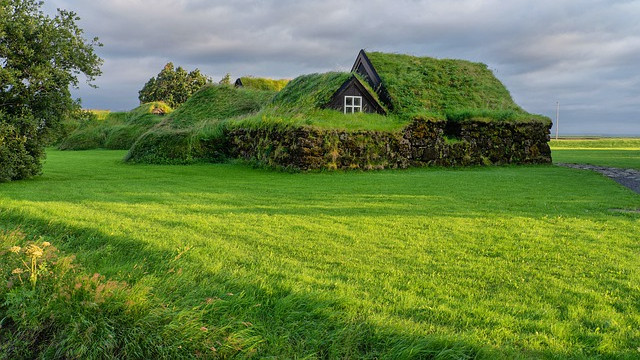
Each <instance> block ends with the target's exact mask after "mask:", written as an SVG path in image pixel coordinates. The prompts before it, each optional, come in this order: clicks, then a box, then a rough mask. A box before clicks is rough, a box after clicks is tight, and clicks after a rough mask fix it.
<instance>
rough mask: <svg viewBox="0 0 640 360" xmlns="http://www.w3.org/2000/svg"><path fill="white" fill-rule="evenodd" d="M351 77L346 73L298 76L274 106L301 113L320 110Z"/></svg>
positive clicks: (273, 103) (281, 92)
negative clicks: (292, 109)
mask: <svg viewBox="0 0 640 360" xmlns="http://www.w3.org/2000/svg"><path fill="white" fill-rule="evenodd" d="M351 76H353V75H352V74H351V73H344V72H328V73H324V74H317V73H316V74H309V75H302V76H298V77H297V78H295V79H293V80H292V81H291V82H289V84H287V86H285V87H284V89H282V90H281V91H280V92H279V93H278V95H276V96H275V97H274V98H273V102H272V105H274V106H279V107H287V108H289V107H290V108H296V109H297V110H298V111H300V112H307V111H311V110H313V109H320V108H322V107H323V106H324V105H326V104H327V103H328V102H329V100H331V97H332V96H333V94H334V93H335V92H336V90H338V89H339V88H340V86H342V84H344V83H345V82H346V81H347V80H349V79H350V78H351Z"/></svg>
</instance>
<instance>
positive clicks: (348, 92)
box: [325, 75, 386, 115]
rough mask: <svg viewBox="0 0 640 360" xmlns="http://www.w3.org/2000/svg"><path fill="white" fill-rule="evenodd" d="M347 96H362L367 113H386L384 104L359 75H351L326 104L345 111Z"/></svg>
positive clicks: (363, 106)
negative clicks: (363, 83) (359, 78)
mask: <svg viewBox="0 0 640 360" xmlns="http://www.w3.org/2000/svg"><path fill="white" fill-rule="evenodd" d="M345 96H361V97H362V112H366V113H378V114H383V115H384V114H386V111H385V109H384V108H383V107H382V105H381V104H380V103H379V102H378V101H377V100H376V98H375V97H374V96H373V95H371V93H370V92H369V90H367V88H366V87H365V86H364V85H362V83H361V82H360V80H358V78H357V77H355V75H354V76H351V78H349V80H347V81H345V82H344V84H342V86H340V88H339V89H338V91H336V92H335V93H334V94H333V96H332V97H331V100H330V101H329V103H328V104H327V105H326V106H325V107H326V108H329V109H335V110H339V111H344V97H345Z"/></svg>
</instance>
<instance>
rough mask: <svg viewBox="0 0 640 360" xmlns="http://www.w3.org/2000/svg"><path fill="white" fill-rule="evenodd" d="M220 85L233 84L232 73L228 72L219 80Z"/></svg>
mask: <svg viewBox="0 0 640 360" xmlns="http://www.w3.org/2000/svg"><path fill="white" fill-rule="evenodd" d="M218 84H220V85H231V74H229V73H227V74H226V75H225V76H224V77H222V79H220V81H219V82H218Z"/></svg>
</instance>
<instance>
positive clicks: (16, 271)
mask: <svg viewBox="0 0 640 360" xmlns="http://www.w3.org/2000/svg"><path fill="white" fill-rule="evenodd" d="M23 272H24V270H22V269H20V268H15V269H13V271H12V272H11V273H12V274H17V275H20V274H22V273H23Z"/></svg>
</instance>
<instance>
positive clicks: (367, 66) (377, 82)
mask: <svg viewBox="0 0 640 360" xmlns="http://www.w3.org/2000/svg"><path fill="white" fill-rule="evenodd" d="M351 72H352V73H356V74H358V75H360V76H362V78H364V79H365V80H366V81H367V82H368V83H369V85H371V87H372V88H373V90H374V91H375V92H376V93H377V94H378V96H379V97H380V100H382V102H383V103H384V104H385V105H387V108H388V109H390V110H393V103H392V102H391V97H390V96H389V92H388V91H387V89H386V88H385V87H384V84H383V83H382V79H380V75H378V72H377V71H376V68H375V67H373V64H372V63H371V60H369V57H368V56H367V53H365V52H364V50H360V52H359V53H358V57H356V61H355V62H354V63H353V67H352V68H351Z"/></svg>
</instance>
